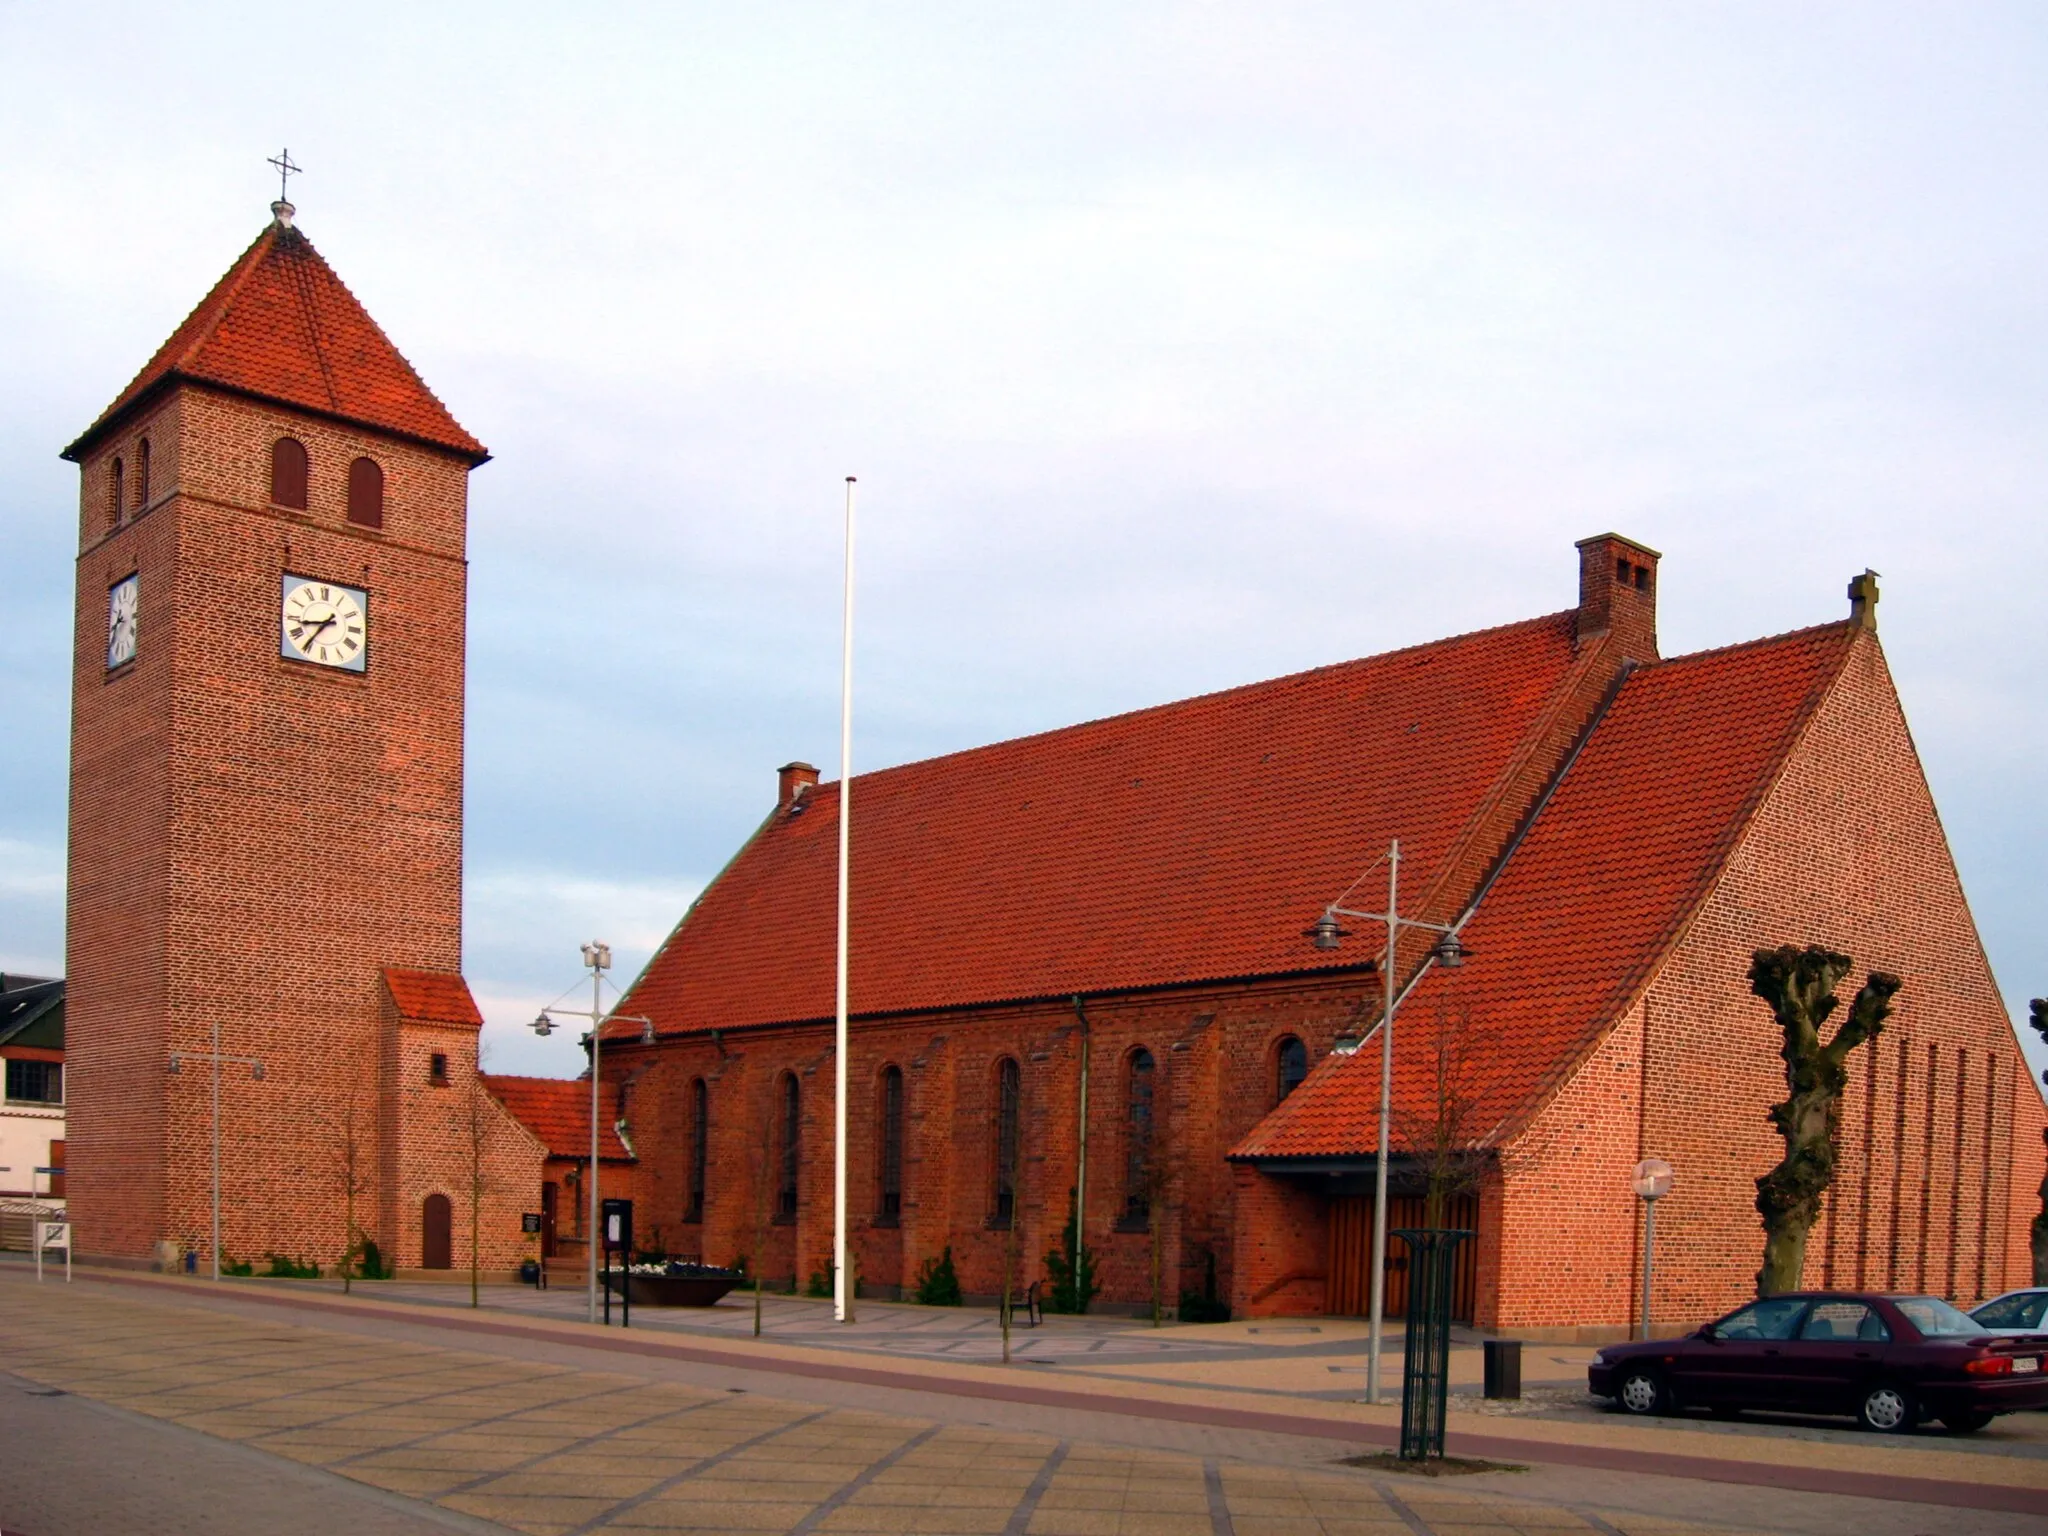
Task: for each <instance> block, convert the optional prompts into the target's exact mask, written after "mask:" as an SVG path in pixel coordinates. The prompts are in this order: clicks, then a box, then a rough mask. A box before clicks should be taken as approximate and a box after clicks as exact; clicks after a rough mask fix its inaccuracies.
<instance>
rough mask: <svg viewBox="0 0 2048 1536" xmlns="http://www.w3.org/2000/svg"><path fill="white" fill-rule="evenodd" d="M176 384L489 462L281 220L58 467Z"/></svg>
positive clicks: (327, 268)
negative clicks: (296, 411)
mask: <svg viewBox="0 0 2048 1536" xmlns="http://www.w3.org/2000/svg"><path fill="white" fill-rule="evenodd" d="M285 206H286V208H287V209H288V208H289V205H285ZM175 380H184V381H187V382H190V383H194V384H201V385H208V386H211V387H213V388H216V389H223V390H227V391H230V392H232V393H235V394H240V395H249V396H253V397H254V398H256V399H259V400H269V401H274V402H275V403H277V404H279V405H286V406H292V407H294V408H296V409H299V410H303V411H311V412H313V413H315V414H317V415H321V416H331V417H334V418H335V419H337V420H340V421H346V422H352V423H354V424H356V425H358V426H366V427H374V428H377V429H378V430H380V431H384V432H392V433H396V434H397V435H399V436H401V437H409V438H412V439H414V440H416V441H418V442H422V443H428V444H431V445H432V446H434V447H437V448H445V449H448V450H449V451H450V452H453V453H456V454H460V455H462V456H464V457H466V458H468V459H469V460H470V462H471V463H472V464H481V463H483V462H484V460H486V459H488V458H489V457H490V452H489V450H488V449H486V448H485V447H484V445H483V444H482V443H480V442H478V441H477V440H476V439H475V438H474V437H472V436H470V434H469V433H468V432H467V431H465V430H464V429H463V427H462V424H461V423H460V422H458V421H456V419H455V418H454V417H453V416H452V415H450V414H449V411H448V408H447V407H446V406H445V405H443V404H442V403H441V402H440V400H439V399H437V398H436V397H435V395H434V392H433V391H432V390H430V389H428V388H427V386H426V384H425V382H424V381H423V380H422V379H421V378H420V376H419V374H418V373H417V372H416V371H414V369H413V366H412V364H411V363H409V362H407V361H406V360H405V357H404V355H403V354H402V353H400V352H399V350H398V348H397V347H395V346H393V345H392V344H391V338H390V337H388V336H386V335H385V334H384V331H383V328H382V327H381V326H379V325H378V324H377V322H376V321H375V320H373V319H371V318H370V314H369V311H367V310H366V309H364V308H363V306H362V304H361V302H360V301H359V300H358V299H357V298H356V296H355V295H354V294H352V293H350V292H349V290H348V287H347V285H346V284H344V283H343V282H342V280H341V279H340V278H339V277H337V276H335V274H334V269H333V268H332V267H330V266H328V264H327V262H326V259H325V258H324V257H322V256H321V254H320V253H319V252H318V251H317V250H315V249H314V248H313V242H312V241H310V240H308V239H307V238H306V236H305V235H304V233H303V232H301V231H300V230H298V229H297V228H295V227H294V226H293V225H292V223H291V222H290V219H289V217H288V216H287V214H285V213H279V215H278V217H277V218H276V219H275V221H274V222H272V223H271V224H270V225H268V226H267V227H266V228H265V229H264V231H263V233H262V234H260V235H258V236H257V237H256V239H255V242H254V243H253V244H252V245H250V247H249V248H248V249H247V250H246V251H244V252H243V253H242V255H241V257H240V259H239V260H237V261H236V262H235V264H234V265H233V266H232V267H230V268H229V269H228V271H227V274H226V275H225V276H224V277H222V278H221V280H220V281H219V282H217V283H215V284H214V285H213V290H212V292H210V293H208V294H207V296H206V297H205V298H204V299H202V300H201V301H200V302H199V307H198V308H196V309H194V310H193V311H192V313H191V314H190V315H188V316H186V317H185V322H184V324H182V325H180V326H179V327H178V328H177V330H176V331H174V332H172V333H171V337H170V339H169V340H168V341H166V342H165V343H164V344H163V345H162V346H161V347H159V348H157V351H156V355H155V356H154V357H152V358H151V359H150V360H149V362H148V363H147V364H146V365H145V366H144V368H143V370H142V371H141V372H140V373H138V374H137V375H136V376H135V378H134V380H133V382H131V383H130V384H129V385H128V387H127V388H126V389H124V390H122V391H121V393H120V394H119V395H117V396H116V397H115V399H114V402H113V404H111V405H109V406H108V407H107V408H106V409H105V410H104V411H102V412H101V413H100V415H99V418H98V419H97V420H96V421H94V422H93V424H92V425H91V426H90V427H88V428H86V430H85V431H84V432H83V433H81V434H80V435H79V437H78V440H77V441H76V442H74V443H72V444H71V446H70V447H68V448H66V449H65V450H64V457H65V458H67V459H77V458H79V457H81V456H82V455H83V454H84V453H85V451H86V450H87V449H88V448H89V447H91V445H92V443H93V442H94V440H95V439H97V438H98V437H99V436H100V435H101V434H102V433H103V432H105V431H107V430H108V429H110V428H111V427H112V426H113V424H114V423H115V421H116V420H117V419H118V418H120V417H121V416H123V415H125V414H126V413H127V411H128V410H129V409H130V408H131V407H132V406H134V405H136V404H137V403H138V402H140V401H141V400H142V399H143V397H144V396H147V395H151V394H154V393H155V392H156V391H157V390H158V389H160V388H163V387H165V386H167V385H168V384H170V383H172V382H173V381H175Z"/></svg>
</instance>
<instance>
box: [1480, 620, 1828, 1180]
mask: <svg viewBox="0 0 2048 1536" xmlns="http://www.w3.org/2000/svg"><path fill="white" fill-rule="evenodd" d="M1830 630H1837V631H1840V633H1839V634H1838V635H1835V636H1828V638H1833V639H1835V640H1836V641H1837V645H1836V649H1835V654H1834V655H1833V656H1832V657H1831V658H1830V659H1829V661H1828V665H1827V666H1826V668H1825V669H1824V670H1823V671H1822V672H1821V673H1820V675H1819V676H1817V677H1816V678H1815V679H1814V680H1813V682H1812V684H1811V685H1809V687H1808V688H1807V690H1806V697H1805V698H1803V699H1801V700H1800V702H1799V707H1798V708H1797V709H1796V710H1794V711H1793V712H1792V715H1791V717H1790V719H1788V720H1787V721H1786V724H1785V728H1784V732H1783V734H1782V736H1781V737H1780V738H1779V740H1778V742H1777V745H1776V746H1775V748H1774V749H1773V750H1772V753H1771V756H1770V759H1769V762H1768V765H1767V766H1766V767H1765V768H1764V770H1763V771H1762V772H1760V773H1759V774H1758V775H1757V777H1756V782H1755V783H1754V784H1752V785H1751V786H1750V791H1749V793H1748V794H1747V795H1746V796H1744V797H1743V802H1742V805H1741V808H1740V809H1739V810H1737V812H1736V813H1735V815H1734V816H1732V817H1731V818H1729V822H1728V825H1727V827H1726V828H1725V829H1724V830H1723V831H1722V833H1721V835H1720V836H1719V837H1718V838H1716V839H1715V841H1714V845H1713V852H1712V855H1711V856H1710V857H1708V858H1706V859H1703V860H1702V861H1701V863H1700V869H1699V873H1698V874H1697V876H1696V877H1695V879H1694V881H1693V885H1692V890H1691V892H1690V894H1689V895H1687V897H1686V898H1685V899H1684V900H1683V901H1682V902H1680V903H1678V904H1677V905H1676V911H1675V915H1674V916H1673V918H1672V920H1671V922H1670V923H1669V924H1667V925H1666V927H1665V930H1664V932H1663V933H1662V934H1661V935H1660V936H1659V937H1658V938H1657V940H1656V941H1655V942H1654V943H1652V944H1650V945H1649V946H1647V947H1646V948H1645V949H1644V951H1643V954H1642V955H1641V957H1640V958H1639V959H1638V960H1637V962H1636V963H1635V965H1633V966H1632V967H1631V968H1630V969H1629V971H1628V973H1627V974H1626V975H1625V976H1624V977H1623V978H1622V984H1621V985H1620V986H1619V987H1618V988H1617V992H1618V994H1619V995H1620V997H1621V999H1622V1001H1621V1002H1620V1004H1619V1005H1618V1006H1617V1007H1614V1008H1612V1009H1610V1010H1609V1011H1608V1012H1607V1014H1606V1016H1605V1017H1603V1018H1600V1019H1596V1020H1594V1021H1593V1022H1592V1023H1591V1024H1589V1025H1588V1027H1587V1029H1586V1031H1585V1033H1584V1035H1583V1036H1582V1038H1581V1039H1580V1041H1579V1042H1578V1046H1577V1048H1576V1049H1574V1050H1572V1051H1570V1052H1567V1053H1565V1054H1563V1055H1561V1056H1560V1057H1559V1058H1558V1061H1557V1063H1556V1065H1555V1066H1554V1067H1553V1068H1552V1070H1551V1071H1550V1072H1549V1073H1548V1074H1547V1075H1546V1076H1545V1077H1544V1078H1543V1079H1542V1080H1540V1081H1539V1083H1538V1084H1537V1086H1536V1088H1535V1089H1534V1090H1533V1091H1532V1092H1530V1093H1528V1094H1527V1095H1525V1096H1524V1098H1523V1100H1522V1104H1521V1107H1520V1108H1519V1109H1517V1110H1515V1111H1513V1112H1512V1113H1510V1114H1508V1115H1505V1116H1503V1117H1502V1118H1501V1120H1500V1121H1499V1123H1498V1124H1496V1125H1495V1126H1494V1128H1493V1129H1492V1130H1490V1131H1488V1132H1487V1133H1486V1134H1485V1136H1483V1137H1481V1138H1479V1144H1480V1145H1481V1146H1486V1147H1493V1146H1499V1145H1500V1144H1502V1143H1503V1142H1506V1141H1509V1140H1511V1139H1513V1137H1514V1136H1515V1135H1516V1134H1517V1133H1518V1132H1519V1131H1521V1130H1522V1129H1523V1128H1524V1127H1525V1126H1526V1125H1527V1124H1528V1123H1529V1121H1531V1120H1533V1119H1534V1118H1535V1116H1536V1115H1537V1113H1538V1112H1539V1111H1540V1109H1541V1107H1542V1106H1543V1104H1545V1103H1546V1102H1548V1099H1549V1096H1550V1094H1551V1093H1552V1092H1553V1091H1554V1090H1555V1089H1556V1088H1557V1087H1558V1086H1559V1085H1561V1084H1563V1083H1565V1082H1568V1081H1570V1079H1571V1077H1572V1075H1573V1074H1574V1073H1576V1072H1577V1071H1578V1070H1579V1069H1580V1067H1582V1066H1583V1065H1584V1064H1585V1061H1586V1059H1587V1058H1588V1057H1589V1056H1590V1055H1591V1054H1592V1053H1593V1052H1594V1051H1596V1050H1598V1049H1599V1046H1600V1042H1601V1041H1602V1040H1603V1039H1605V1038H1606V1035H1607V1032H1608V1031H1609V1030H1610V1029H1611V1028H1612V1027H1613V1026H1614V1024H1615V1023H1616V1022H1617V1021H1618V1020H1620V1019H1622V1018H1624V1017H1626V1016H1627V1014H1628V1013H1629V1011H1630V1010H1631V1009H1633V1008H1635V1007H1637V1006H1639V1005H1640V1004H1641V1002H1642V1000H1643V994H1644V991H1645V989H1646V988H1647V987H1648V986H1649V984H1650V983H1651V982H1652V981H1654V980H1655V979H1656V977H1657V975H1658V973H1659V972H1660V971H1661V970H1662V968H1663V965H1664V962H1665V960H1666V959H1668V958H1669V957H1670V955H1671V953H1672V951H1673V950H1675V949H1677V948H1678V947H1679V946H1680V945H1681V944H1683V943H1684V942H1685V939H1686V935H1687V934H1689V933H1690V932H1691V931H1692V926H1693V924H1694V923H1696V922H1697V921H1698V920H1699V916H1700V913H1701V912H1702V911H1703V910H1704V909H1705V907H1706V904H1707V900H1708V898H1709V897H1710V896H1711V895H1712V894H1713V891H1714V887H1715V886H1716V885H1718V884H1719V883H1720V881H1721V880H1722V879H1723V878H1724V877H1725V876H1726V874H1727V872H1728V866H1729V862H1730V860H1731V858H1732V857H1733V855H1734V853H1735V851H1736V850H1737V849H1739V848H1740V847H1741V846H1742V844H1743V841H1744V840H1745V839H1746V838H1747V837H1748V836H1749V832H1750V828H1751V827H1752V826H1754V825H1755V823H1756V818H1757V813H1758V812H1759V811H1760V810H1762V809H1763V805H1764V802H1765V801H1767V800H1768V799H1769V798H1770V797H1771V793H1772V791H1773V790H1775V789H1776V788H1777V787H1778V784H1779V781H1780V780H1782V779H1783V778H1784V776H1785V769H1786V767H1787V765H1788V764H1789V763H1790V762H1791V760H1792V755H1793V753H1794V752H1796V751H1797V750H1798V747H1799V743H1800V742H1801V741H1802V740H1803V739H1805V736H1806V733H1807V731H1808V730H1809V729H1810V728H1811V727H1812V725H1813V721H1814V718H1815V717H1816V716H1817V715H1818V714H1819V713H1820V711H1821V708H1822V706H1823V705H1825V704H1826V702H1827V699H1828V696H1829V695H1830V694H1832V693H1833V692H1834V691H1835V689H1836V688H1837V687H1838V686H1840V684H1841V681H1842V677H1843V674H1844V672H1845V671H1846V670H1847V667H1848V661H1849V657H1850V655H1851V654H1852V652H1853V651H1854V649H1855V642H1856V639H1857V637H1858V635H1859V633H1861V631H1860V630H1859V629H1858V627H1857V626H1856V625H1855V624H1854V623H1853V622H1851V621H1849V620H1846V619H1844V620H1840V621H1837V622H1834V623H1828V624H1813V625H1809V626H1807V627H1806V628H1805V629H1795V630H1788V631H1786V632H1785V633H1784V634H1780V635H1766V636H1763V637H1762V638H1760V639H1757V640H1750V641H1744V642H1743V643H1741V644H1738V645H1726V646H1721V647H1718V648H1717V649H1715V650H1711V651H1693V652H1690V653H1688V654H1687V655H1685V656H1676V657H1672V658H1671V660H1672V661H1674V662H1683V661H1692V660H1700V659H1705V658H1708V657H1722V656H1729V655H1734V654H1737V653H1739V652H1742V651H1748V650H1760V649H1762V648H1764V647H1766V646H1772V645H1781V644H1785V643H1788V642H1791V641H1794V640H1800V639H1808V638H1816V637H1823V636H1827V632H1828V631H1830ZM1664 665H1666V664H1665V663H1657V664H1655V665H1652V666H1644V667H1639V668H1637V669H1636V670H1635V671H1634V672H1633V673H1631V674H1630V675H1629V677H1627V678H1626V679H1624V680H1623V683H1622V688H1621V690H1620V691H1619V692H1617V694H1616V699H1615V702H1616V703H1617V704H1618V703H1619V702H1620V700H1621V694H1622V693H1625V692H1626V690H1627V687H1628V685H1629V684H1630V683H1633V682H1636V681H1637V680H1638V679H1644V680H1648V679H1649V678H1650V677H1651V676H1652V675H1653V674H1654V673H1655V672H1656V671H1658V670H1659V669H1660V668H1661V667H1663V666H1664Z"/></svg>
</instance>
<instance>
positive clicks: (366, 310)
mask: <svg viewBox="0 0 2048 1536" xmlns="http://www.w3.org/2000/svg"><path fill="white" fill-rule="evenodd" d="M283 234H284V236H285V237H287V238H289V239H291V240H292V241H293V242H294V243H295V244H297V245H302V246H304V247H305V250H304V252H303V256H304V257H306V258H310V259H311V260H312V261H313V262H315V263H317V264H318V266H319V270H320V271H321V272H323V273H325V274H326V276H327V280H328V281H329V282H331V283H333V284H334V286H335V287H336V288H338V289H340V290H341V292H342V293H343V295H344V296H346V297H347V299H348V301H349V303H351V304H353V305H354V306H355V307H356V309H357V311H358V312H359V313H360V314H361V315H362V317H363V318H364V319H365V320H366V321H368V322H369V325H370V328H371V329H372V330H374V331H375V332H376V333H377V335H378V337H379V338H380V339H381V340H382V341H383V343H384V345H385V346H387V347H389V348H390V349H391V355H392V356H393V357H395V358H397V359H398V361H399V363H400V365H401V366H403V367H404V369H405V371H406V373H407V374H408V375H410V377H411V379H412V384H413V387H414V388H415V389H417V390H418V391H419V392H420V393H421V394H422V395H424V396H426V398H427V399H429V400H431V401H433V402H434V404H435V405H436V406H438V407H439V408H440V410H441V413H442V414H443V415H444V416H446V417H447V418H448V422H449V425H451V426H452V427H454V428H455V430H456V432H457V433H458V434H460V436H461V437H462V438H463V439H464V440H465V441H464V442H463V443H462V444H460V445H458V444H456V443H454V442H452V441H443V440H441V439H438V438H426V439H420V440H422V441H427V442H432V443H434V444H435V446H437V447H441V448H454V447H458V446H459V447H460V448H461V449H462V451H464V452H473V453H476V454H481V455H482V458H483V459H488V458H489V457H490V455H489V454H488V453H486V452H485V451H484V446H483V444H482V443H481V442H479V441H478V440H477V438H476V436H475V434H473V433H472V432H471V431H470V430H469V429H468V428H467V427H465V426H463V425H462V423H461V422H459V421H457V420H456V419H455V413H454V412H453V411H451V410H449V409H448V402H447V401H445V400H443V399H442V398H441V397H440V396H439V395H437V394H435V393H434V387H433V386H432V385H431V384H429V383H428V382H427V381H426V377H425V375H423V374H422V373H421V372H420V371H419V369H418V368H416V367H415V366H414V365H413V360H412V359H411V358H409V357H407V356H406V355H405V350H404V349H403V348H402V347H400V346H399V345H398V343H397V342H395V341H393V340H392V339H391V333H390V332H389V331H387V330H385V329H384V324H383V322H382V321H380V320H379V319H378V318H377V317H376V316H375V315H373V314H371V313H370V307H369V306H368V305H367V304H365V303H364V302H363V301H362V300H361V299H360V298H358V297H357V296H356V291H355V289H353V288H351V287H349V285H348V279H347V278H345V277H343V276H342V275H341V274H340V273H339V272H337V271H335V270H334V264H333V263H332V262H330V261H329V260H328V259H327V258H326V257H325V256H322V255H321V254H320V248H319V247H318V246H316V245H314V244H313V239H312V236H310V235H308V234H307V233H306V232H305V231H304V230H302V229H300V228H299V227H298V226H297V225H292V226H290V227H289V228H287V229H286V230H285V231H284V232H283ZM293 254H295V255H297V254H300V253H298V252H294V253H293ZM313 311H314V306H313V305H312V304H311V302H310V299H309V302H308V305H307V326H308V328H309V329H312V330H313V332H314V342H315V348H316V352H317V354H318V356H319V360H320V372H321V376H322V377H323V378H325V379H327V381H328V385H327V387H328V392H329V394H330V395H333V391H334V382H333V374H332V372H331V371H330V370H329V368H328V366H327V351H326V348H325V347H324V346H321V345H319V331H318V329H317V326H316V324H315V321H314V313H313ZM336 398H337V399H338V397H336ZM334 410H335V414H336V415H337V416H341V417H342V418H343V419H345V420H356V419H357V418H355V417H353V416H350V415H349V414H348V412H347V411H346V410H345V409H344V408H343V407H342V406H340V405H339V404H337V405H336V406H335V407H334ZM370 425H372V426H377V427H378V430H380V431H384V432H392V433H395V434H396V435H398V436H400V437H413V438H418V436H419V434H417V433H415V432H408V431H405V430H404V429H402V428H398V427H393V426H387V425H381V424H379V423H375V422H372V423H370ZM478 462H479V463H481V462H482V459H479V461H478Z"/></svg>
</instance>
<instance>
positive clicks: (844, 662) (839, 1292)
mask: <svg viewBox="0 0 2048 1536" xmlns="http://www.w3.org/2000/svg"><path fill="white" fill-rule="evenodd" d="M853 486H854V477H853V476H852V475H848V476H847V477H846V600H845V604H844V616H843V619H842V628H841V631H840V637H839V976H838V998H837V1004H838V1011H837V1015H836V1017H835V1019H834V1023H833V1034H832V1046H833V1056H832V1060H833V1071H832V1316H833V1318H834V1319H835V1320H836V1321H838V1322H842V1323H850V1322H852V1321H853V1280H852V1276H851V1274H850V1273H849V1270H848V1265H847V1261H846V1078H847V1065H848V1063H847V1044H846V926H847V925H846V893H847V851H848V847H849V845H850V842H851V833H852V829H853Z"/></svg>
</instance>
